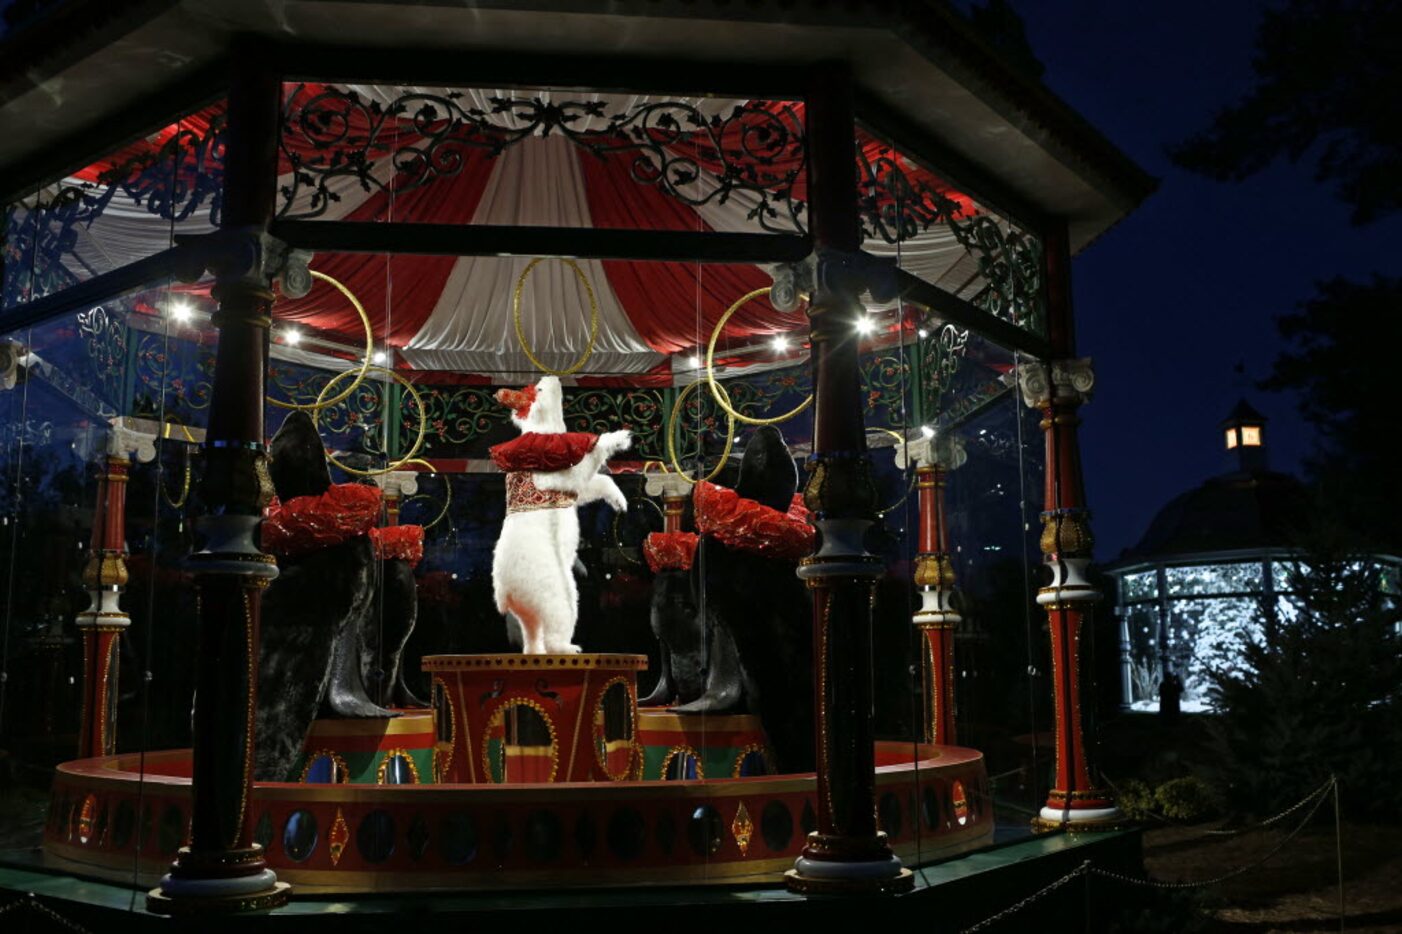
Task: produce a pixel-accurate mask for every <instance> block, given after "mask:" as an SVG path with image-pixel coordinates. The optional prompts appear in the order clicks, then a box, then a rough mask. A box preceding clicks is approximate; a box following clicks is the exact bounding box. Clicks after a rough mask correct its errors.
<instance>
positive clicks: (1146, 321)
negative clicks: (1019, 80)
mask: <svg viewBox="0 0 1402 934" xmlns="http://www.w3.org/2000/svg"><path fill="white" fill-rule="evenodd" d="M1012 6H1013V7H1014V8H1015V9H1016V10H1017V11H1018V12H1019V13H1020V14H1021V15H1022V17H1023V19H1024V21H1025V23H1026V29H1027V37H1028V40H1029V41H1030V43H1031V45H1032V48H1033V51H1034V52H1035V53H1036V55H1037V57H1038V58H1039V59H1040V60H1041V61H1042V62H1043V63H1044V64H1045V65H1046V73H1045V74H1044V75H1043V76H1042V77H1043V81H1044V82H1045V83H1046V84H1047V86H1048V87H1050V88H1051V90H1052V91H1054V92H1055V93H1057V94H1058V95H1060V96H1061V98H1062V99H1063V100H1065V101H1066V102H1067V103H1069V104H1070V105H1071V106H1072V107H1074V108H1075V109H1076V110H1078V111H1079V112H1080V113H1081V114H1083V115H1084V116H1085V117H1086V118H1087V119H1088V120H1089V121H1090V122H1091V123H1092V124H1094V125H1095V126H1096V127H1098V128H1099V129H1100V130H1101V132H1103V133H1104V134H1105V135H1106V136H1107V137H1109V138H1110V140H1111V141H1113V142H1114V143H1115V144H1116V145H1118V146H1119V147H1120V148H1121V149H1123V150H1124V151H1125V152H1126V153H1127V154H1128V155H1129V156H1130V157H1131V158H1133V159H1134V160H1136V161H1137V162H1138V163H1139V164H1140V165H1141V166H1143V167H1144V169H1145V170H1147V171H1148V172H1150V173H1151V174H1153V175H1155V176H1156V177H1158V178H1159V179H1160V181H1161V186H1160V189H1159V191H1158V193H1157V194H1155V195H1154V196H1152V197H1151V198H1150V199H1149V200H1148V201H1146V202H1145V204H1144V205H1143V206H1142V207H1141V208H1140V209H1139V210H1138V211H1136V212H1135V213H1133V214H1131V215H1130V216H1129V217H1128V218H1127V219H1126V220H1124V221H1123V222H1122V223H1121V224H1120V225H1119V226H1118V227H1116V228H1114V229H1112V230H1111V231H1110V232H1108V233H1107V234H1105V235H1104V236H1103V237H1102V238H1101V239H1100V240H1099V241H1097V242H1096V243H1094V244H1092V245H1091V246H1090V247H1089V248H1087V249H1086V250H1085V251H1083V252H1082V253H1081V254H1080V256H1079V257H1078V258H1077V260H1076V262H1075V264H1074V267H1073V274H1074V276H1075V296H1076V318H1077V327H1078V334H1077V339H1078V345H1079V346H1078V350H1079V352H1080V353H1081V354H1082V355H1090V356H1093V357H1094V358H1095V363H1096V376H1097V380H1096V395H1095V398H1094V400H1093V401H1092V402H1091V404H1090V405H1088V406H1087V407H1086V408H1084V409H1083V410H1082V413H1081V414H1082V416H1083V418H1084V420H1085V422H1084V426H1083V427H1082V429H1081V430H1082V440H1083V444H1084V459H1085V473H1086V486H1087V492H1088V495H1089V498H1090V505H1091V507H1092V509H1093V511H1094V513H1095V518H1094V528H1095V531H1096V536H1097V539H1098V541H1097V548H1096V553H1097V557H1099V558H1100V559H1102V560H1109V559H1112V558H1113V557H1115V556H1116V555H1117V554H1119V552H1120V550H1121V549H1123V548H1125V547H1128V546H1129V545H1132V544H1134V542H1135V541H1137V539H1138V537H1139V535H1140V534H1141V533H1142V532H1143V531H1144V528H1145V526H1146V525H1147V524H1148V522H1149V520H1150V519H1151V518H1152V517H1153V515H1154V513H1155V512H1156V511H1157V510H1158V509H1159V508H1160V507H1161V506H1163V505H1164V504H1165V503H1166V502H1167V501H1168V500H1169V499H1170V498H1172V497H1173V496H1174V495H1175V494H1177V493H1179V492H1181V491H1183V490H1186V489H1188V488H1190V487H1192V486H1195V485H1196V484H1198V483H1199V482H1201V481H1202V480H1203V479H1205V478H1206V477H1208V476H1211V475H1212V474H1215V473H1220V472H1222V471H1223V469H1224V468H1225V466H1226V460H1225V454H1224V452H1223V450H1222V446H1221V438H1220V436H1219V434H1218V433H1217V432H1216V425H1217V423H1218V422H1219V421H1220V420H1221V419H1222V418H1223V417H1225V416H1226V414H1227V412H1228V410H1229V409H1231V407H1232V405H1233V404H1234V403H1235V401H1236V398H1237V397H1238V396H1239V395H1243V394H1245V395H1246V396H1247V397H1248V398H1249V400H1250V401H1251V402H1252V404H1254V405H1255V406H1256V407H1257V408H1258V409H1260V410H1261V411H1262V412H1263V413H1265V414H1266V415H1267V416H1268V417H1269V418H1270V422H1269V424H1268V425H1267V427H1266V433H1267V434H1266V440H1267V444H1268V445H1269V447H1270V456H1271V466H1272V467H1274V468H1275V469H1278V470H1287V471H1298V470H1299V467H1300V461H1301V459H1302V457H1304V456H1305V455H1306V454H1307V453H1308V452H1309V449H1310V447H1311V445H1312V443H1313V437H1312V431H1311V429H1310V428H1309V426H1307V425H1305V424H1304V423H1302V422H1301V420H1300V419H1299V416H1298V415H1297V414H1296V411H1295V400H1294V398H1293V397H1292V396H1287V395H1282V394H1278V393H1264V392H1260V391H1257V390H1255V389H1254V388H1252V387H1251V386H1250V385H1249V384H1250V383H1254V381H1255V380H1258V379H1260V378H1262V377H1264V376H1266V375H1267V374H1268V373H1269V372H1270V366H1271V362H1272V361H1273V360H1274V358H1275V357H1276V355H1277V354H1278V353H1279V351H1280V350H1281V349H1282V346H1283V345H1282V342H1281V339H1280V337H1279V336H1278V333H1277V331H1276V329H1275V324H1274V319H1275V317H1276V316H1277V315H1279V314H1281V313H1288V312H1290V311H1291V310H1293V309H1294V307H1295V305H1296V304H1297V303H1298V302H1300V301H1302V300H1304V299H1306V298H1308V297H1310V296H1311V295H1312V294H1313V293H1314V283H1315V282H1317V281H1320V280H1323V279H1328V278H1332V277H1333V276H1335V275H1339V274H1344V275H1348V276H1351V277H1354V278H1364V277H1366V276H1367V275H1368V274H1369V273H1371V272H1373V271H1378V272H1384V273H1390V274H1393V275H1396V274H1398V273H1399V272H1402V269H1399V266H1402V263H1399V251H1398V244H1399V243H1402V219H1399V218H1393V219H1392V220H1390V221H1384V222H1381V223H1378V224H1374V225H1372V226H1370V227H1364V228H1353V227H1351V226H1350V225H1349V222H1348V210H1347V209H1346V208H1345V207H1344V206H1343V205H1341V204H1340V203H1339V202H1336V201H1335V200H1334V199H1333V196H1332V194H1331V193H1330V190H1329V188H1328V187H1327V186H1325V185H1320V184H1319V183H1316V182H1315V181H1314V179H1313V174H1312V167H1311V164H1309V163H1306V164H1304V165H1301V166H1292V165H1289V164H1288V163H1280V164H1277V165H1275V166H1272V167H1271V168H1270V169H1269V170H1267V171H1266V172H1263V173H1262V174H1260V175H1259V176H1256V177H1255V178H1253V179H1251V180H1249V181H1247V182H1244V183H1242V184H1223V183H1218V182H1214V181H1211V180H1209V179H1205V178H1201V177H1199V176H1196V175H1191V174H1188V173H1186V172H1184V171H1182V170H1180V169H1178V168H1176V167H1174V166H1173V165H1172V164H1171V163H1170V161H1169V159H1168V157H1167V156H1166V155H1165V147H1166V146H1167V145H1168V144H1171V143H1175V142H1177V141H1180V140H1182V139H1183V138H1185V137H1187V136H1188V135H1190V134H1192V133H1193V132H1194V131H1196V130H1199V129H1201V128H1203V127H1205V126H1206V125H1207V124H1208V122H1209V121H1210V119H1211V117H1212V115H1213V114H1214V113H1215V112H1216V111H1217V110H1218V109H1220V108H1221V107H1223V106H1225V105H1227V104H1229V103H1232V102H1234V101H1235V100H1237V99H1238V98H1239V97H1240V96H1241V95H1242V94H1244V93H1245V92H1246V91H1247V90H1248V89H1249V88H1250V87H1251V86H1252V84H1253V73H1252V70H1251V56H1252V49H1253V47H1254V40H1255V34H1256V26H1257V22H1258V20H1259V16H1260V10H1261V9H1262V8H1263V7H1265V6H1267V4H1264V3H1250V2H1245V0H1225V2H1224V0H1216V2H1212V3H1208V2H1202V0H1175V2H1173V3H1168V2H1162V0H1160V2H1157V3H1150V4H1141V3H1134V4H1131V3H1124V2H1122V0H1061V2H1057V3H1048V2H1045V0H1040V2H1039V0H1012ZM1389 313H1391V314H1396V313H1397V311H1396V310H1395V309H1392V310H1383V309H1379V314H1389ZM1239 361H1240V362H1244V363H1245V365H1246V379H1243V378H1242V377H1241V376H1239V375H1237V374H1236V373H1235V372H1234V369H1233V368H1234V366H1235V365H1236V364H1237V363H1238V362H1239Z"/></svg>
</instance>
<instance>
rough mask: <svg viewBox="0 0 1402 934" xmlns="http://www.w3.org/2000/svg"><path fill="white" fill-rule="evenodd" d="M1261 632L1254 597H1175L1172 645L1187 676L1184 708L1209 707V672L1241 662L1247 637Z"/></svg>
mask: <svg viewBox="0 0 1402 934" xmlns="http://www.w3.org/2000/svg"><path fill="white" fill-rule="evenodd" d="M1260 634H1261V610H1260V604H1259V602H1258V600H1256V599H1254V598H1248V597H1214V598H1208V599H1201V600H1175V601H1173V603H1172V604H1170V616H1169V645H1170V651H1171V654H1172V658H1173V665H1174V668H1175V670H1176V672H1177V673H1178V676H1179V677H1180V678H1182V679H1183V701H1182V709H1183V710H1185V711H1194V710H1205V709H1209V699H1208V686H1209V683H1208V679H1207V674H1208V672H1209V671H1210V670H1211V669H1212V668H1213V667H1236V666H1240V665H1241V664H1242V660H1241V646H1242V643H1243V641H1244V640H1246V639H1249V638H1257V637H1259V636H1260Z"/></svg>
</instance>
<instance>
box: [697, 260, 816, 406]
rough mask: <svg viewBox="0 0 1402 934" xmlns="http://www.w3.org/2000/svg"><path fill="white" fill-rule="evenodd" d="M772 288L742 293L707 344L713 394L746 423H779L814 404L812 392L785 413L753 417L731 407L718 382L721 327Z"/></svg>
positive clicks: (707, 362) (708, 374)
mask: <svg viewBox="0 0 1402 934" xmlns="http://www.w3.org/2000/svg"><path fill="white" fill-rule="evenodd" d="M771 288H773V287H772V286H768V285H766V286H765V287H764V288H762V289H755V290H754V291H753V292H750V293H749V294H747V295H742V296H741V297H740V299H739V301H737V302H736V303H735V304H733V305H731V306H730V307H729V308H727V309H726V310H725V314H723V315H721V316H720V320H719V321H717V322H716V326H715V329H714V330H712V331H711V342H710V343H709V344H707V345H706V382H707V383H708V384H709V385H710V387H711V395H712V396H714V397H715V400H716V404H717V405H719V406H720V407H721V408H722V409H724V410H725V412H726V414H727V415H729V416H730V417H731V418H734V419H738V420H739V421H742V422H744V423H745V424H746V425H777V424H779V423H780V422H786V421H788V420H789V419H791V418H793V417H794V416H796V415H798V414H799V413H800V412H802V411H803V410H804V409H806V408H808V407H809V406H810V405H812V404H813V394H812V393H811V392H810V393H809V394H808V398H807V399H804V400H803V401H802V402H801V403H799V404H798V407H797V408H795V409H794V410H793V411H791V412H786V413H784V414H783V415H776V416H775V417H773V418H751V417H750V416H748V415H741V414H740V413H739V412H737V411H735V409H733V408H731V406H730V398H729V396H728V394H726V393H725V391H724V390H723V389H721V388H720V383H718V382H716V369H715V355H716V340H717V338H719V337H720V330H721V328H723V327H725V322H727V321H729V320H730V316H731V315H733V314H735V312H737V311H739V310H740V308H741V306H743V305H745V304H746V303H748V302H749V301H750V300H751V299H755V298H759V297H760V296H761V295H768V294H769V292H770V289H771ZM717 390H720V391H717ZM722 396H725V398H721V397H722Z"/></svg>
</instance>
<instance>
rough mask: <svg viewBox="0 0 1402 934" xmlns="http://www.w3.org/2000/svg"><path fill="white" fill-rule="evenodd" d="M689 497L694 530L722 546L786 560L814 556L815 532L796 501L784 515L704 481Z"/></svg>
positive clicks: (796, 500) (804, 510)
mask: <svg viewBox="0 0 1402 934" xmlns="http://www.w3.org/2000/svg"><path fill="white" fill-rule="evenodd" d="M692 496H693V498H694V502H695V507H696V528H697V529H699V530H700V531H701V534H703V535H709V536H711V537H712V538H714V539H716V540H717V541H719V542H720V543H721V544H723V545H726V546H728V547H731V548H735V549H737V550H739V551H748V552H752V553H754V554H758V555H763V556H765V557H767V558H783V559H785V560H793V559H796V558H802V557H805V556H806V555H811V554H812V553H813V542H814V540H815V539H816V532H815V530H814V528H813V527H812V526H811V525H809V524H808V522H807V510H806V509H804V507H803V505H802V502H801V501H799V499H798V497H795V498H794V500H795V502H794V503H792V504H790V506H789V511H788V512H786V513H784V512H780V511H779V510H777V509H770V508H769V507H768V506H765V505H764V504H763V503H757V502H755V501H754V500H752V499H745V498H744V497H742V496H741V495H740V494H738V493H736V492H735V491H734V490H731V489H728V488H726V487H723V486H716V485H715V484H714V483H706V482H705V481H702V482H701V483H698V484H696V487H695V491H694V492H693V494H692ZM800 510H802V512H801V513H800V512H799V511H800ZM800 515H802V516H803V518H799V516H800Z"/></svg>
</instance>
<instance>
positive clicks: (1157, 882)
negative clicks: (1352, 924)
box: [961, 773, 1344, 934]
mask: <svg viewBox="0 0 1402 934" xmlns="http://www.w3.org/2000/svg"><path fill="white" fill-rule="evenodd" d="M1007 774H1011V773H1003V775H1007ZM999 777H1002V776H999ZM1330 792H1332V793H1333V798H1334V801H1335V809H1336V810H1335V814H1336V819H1335V825H1336V826H1335V837H1336V839H1335V845H1336V847H1340V846H1342V843H1341V842H1340V839H1339V830H1338V826H1337V825H1338V820H1337V813H1338V811H1337V800H1338V799H1337V796H1338V780H1337V779H1335V778H1332V777H1331V778H1330V779H1329V780H1328V781H1327V782H1325V783H1324V784H1323V785H1321V786H1320V787H1319V788H1317V789H1315V790H1314V791H1312V792H1310V793H1309V794H1308V795H1307V796H1305V797H1304V798H1302V799H1301V800H1300V801H1299V802H1298V803H1296V804H1293V805H1291V806H1290V807H1288V808H1286V809H1285V810H1284V811H1281V812H1280V813H1279V814H1276V815H1274V816H1272V817H1271V818H1269V819H1268V820H1267V821H1263V822H1262V823H1260V824H1257V825H1256V826H1255V828H1252V829H1259V828H1260V827H1265V826H1269V825H1270V824H1273V823H1278V822H1279V821H1280V820H1282V819H1283V818H1285V817H1286V816H1288V815H1290V814H1294V813H1296V812H1298V811H1300V810H1301V809H1303V808H1305V807H1307V806H1309V811H1308V813H1306V814H1305V816H1304V817H1303V818H1302V819H1301V820H1300V823H1299V824H1298V825H1296V826H1295V827H1294V828H1293V829H1292V830H1291V831H1290V832H1289V833H1287V834H1286V835H1285V836H1284V838H1282V839H1281V840H1280V842H1279V843H1277V844H1276V845H1275V846H1273V847H1271V849H1270V851H1269V852H1267V853H1266V854H1265V855H1264V856H1262V857H1260V858H1259V859H1256V860H1253V861H1251V862H1249V863H1247V864H1246V865H1244V866H1239V867H1237V868H1236V869H1233V870H1231V871H1230V872H1226V873H1223V874H1222V875H1219V876H1214V877H1212V878H1210V879H1196V880H1190V881H1182V882H1169V881H1165V880H1161V879H1152V878H1149V877H1147V876H1145V877H1144V878H1138V877H1135V876H1129V875H1125V874H1124V873H1119V872H1113V871H1111V870H1109V869H1102V868H1100V867H1099V866H1096V865H1094V864H1093V863H1092V862H1091V861H1090V860H1086V861H1085V862H1083V863H1081V864H1080V865H1079V866H1077V867H1076V868H1075V869H1073V870H1072V871H1071V872H1068V873H1067V874H1066V875H1064V876H1061V877H1060V878H1058V879H1056V880H1054V881H1052V882H1050V883H1048V884H1047V885H1045V886H1043V887H1042V888H1040V889H1038V890H1037V891H1035V892H1033V893H1032V894H1031V895H1028V896H1027V897H1026V898H1023V899H1020V900H1018V901H1016V902H1013V903H1012V904H1011V905H1009V906H1008V907H1007V908H1004V909H1003V910H1002V911H999V912H998V913H997V914H993V915H990V916H989V917H987V918H985V919H983V920H982V921H980V922H978V923H977V924H975V925H973V926H972V927H967V928H964V929H963V931H962V932H961V934H973V932H975V931H981V930H983V929H985V928H987V927H989V926H990V925H993V924H996V923H997V922H999V921H1002V920H1004V919H1005V918H1008V917H1009V916H1011V915H1014V914H1016V913H1017V912H1019V911H1021V910H1022V909H1024V908H1026V907H1027V906H1028V905H1030V904H1032V903H1033V902H1036V901H1037V900H1039V899H1041V898H1043V897H1045V896H1046V895H1049V894H1050V893H1052V892H1054V891H1056V890H1057V889H1059V888H1061V887H1062V886H1064V885H1066V884H1067V883H1068V882H1070V881H1072V880H1073V879H1077V878H1080V877H1082V876H1086V877H1090V876H1098V877H1100V878H1102V879H1109V880H1111V881H1114V882H1120V883H1123V884H1125V885H1133V886H1138V887H1140V888H1148V889H1157V890H1161V891H1184V890H1188V889H1202V888H1209V887H1211V886H1214V885H1221V884H1222V883H1223V882H1227V881H1229V880H1231V879H1235V878H1237V877H1239V876H1243V875H1245V874H1246V873H1248V872H1251V871H1252V870H1254V869H1259V868H1260V867H1262V866H1264V865H1265V864H1266V863H1268V862H1269V861H1270V860H1271V859H1273V858H1274V857H1275V855H1276V854H1277V853H1279V852H1280V851H1281V850H1283V849H1284V848H1285V847H1286V845H1288V844H1289V843H1290V841H1292V840H1294V839H1295V838H1296V837H1297V836H1299V835H1300V832H1301V831H1303V830H1304V829H1305V827H1307V826H1309V823H1310V821H1311V820H1312V819H1313V818H1314V815H1315V814H1316V813H1317V812H1318V811H1319V808H1320V807H1321V806H1322V805H1323V804H1324V801H1325V800H1327V799H1329V798H1330V797H1331V796H1330ZM1311 804H1312V806H1310V805H1311ZM1241 832H1245V831H1241ZM1343 905H1344V902H1343V889H1342V871H1340V893H1339V906H1340V907H1339V912H1340V913H1339V922H1340V924H1341V925H1342V924H1343V920H1344V914H1343V911H1344V908H1343Z"/></svg>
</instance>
